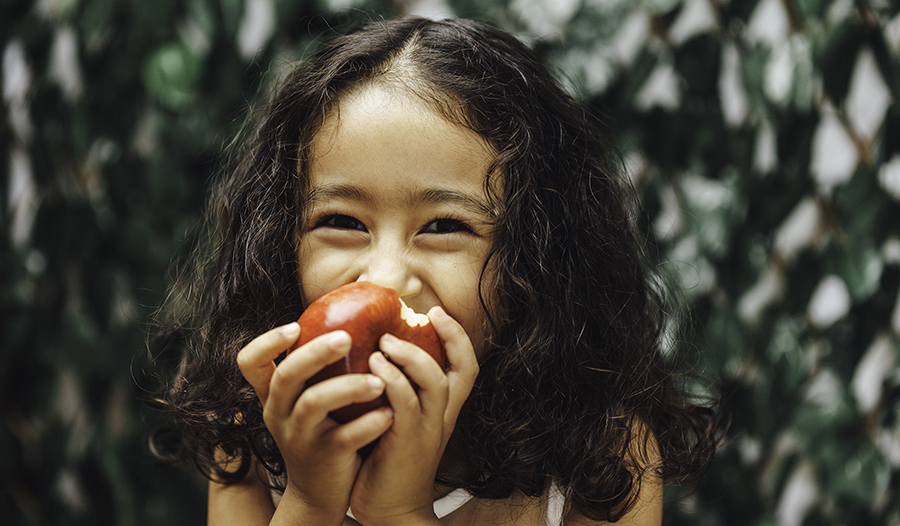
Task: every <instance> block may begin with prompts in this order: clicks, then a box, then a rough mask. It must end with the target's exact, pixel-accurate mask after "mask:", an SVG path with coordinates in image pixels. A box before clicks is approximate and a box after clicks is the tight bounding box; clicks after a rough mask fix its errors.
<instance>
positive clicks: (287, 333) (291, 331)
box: [278, 322, 300, 338]
mask: <svg viewBox="0 0 900 526" xmlns="http://www.w3.org/2000/svg"><path fill="white" fill-rule="evenodd" d="M278 334H280V335H281V336H283V337H285V338H294V337H296V336H297V335H298V334H300V324H298V323H297V322H293V323H288V324H287V325H285V326H284V327H282V328H281V329H279V330H278Z"/></svg>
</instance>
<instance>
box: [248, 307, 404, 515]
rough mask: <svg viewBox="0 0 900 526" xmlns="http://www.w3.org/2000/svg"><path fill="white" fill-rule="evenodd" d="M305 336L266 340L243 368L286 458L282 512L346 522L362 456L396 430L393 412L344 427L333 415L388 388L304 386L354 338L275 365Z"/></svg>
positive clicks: (275, 333)
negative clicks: (361, 452)
mask: <svg viewBox="0 0 900 526" xmlns="http://www.w3.org/2000/svg"><path fill="white" fill-rule="evenodd" d="M299 336H300V327H299V325H297V324H296V323H290V324H288V325H285V326H283V327H278V328H275V329H273V330H271V331H269V332H267V333H265V334H262V335H261V336H259V337H257V338H256V339H254V340H253V341H252V342H250V343H249V344H248V345H247V346H246V347H244V348H243V349H241V351H240V352H239V353H238V357H237V362H238V367H240V370H241V373H242V374H243V375H244V378H246V379H247V381H248V382H249V383H250V385H251V386H253V388H254V389H255V390H256V394H257V396H258V397H259V401H260V403H261V404H262V408H263V420H264V421H265V424H266V427H267V428H268V429H269V432H270V433H271V434H272V437H273V438H274V440H275V443H276V444H277V445H278V449H279V450H280V452H281V455H282V457H283V458H284V462H285V467H286V469H287V475H288V481H287V486H286V488H285V493H284V496H283V497H282V502H281V504H280V505H279V507H278V511H279V512H281V511H282V507H283V506H284V507H285V510H284V511H285V512H287V509H288V508H290V509H294V510H296V512H297V515H298V516H303V517H304V518H306V519H309V518H311V517H317V518H319V519H320V520H321V522H320V523H322V524H324V523H325V522H326V521H327V522H328V523H332V522H333V523H336V524H340V521H341V520H342V518H343V516H344V514H345V513H346V511H347V509H348V508H349V505H350V504H349V503H350V493H351V491H352V489H353V484H354V481H355V479H356V475H357V473H358V471H359V468H360V465H361V459H360V457H359V455H357V453H356V451H357V450H358V449H360V448H362V447H363V446H365V445H366V444H368V443H370V442H372V441H373V440H375V439H376V438H378V437H379V436H381V435H382V434H383V433H384V432H385V431H387V430H388V428H390V427H391V424H392V423H393V413H392V411H391V409H390V408H383V409H379V410H375V411H370V412H368V413H366V414H364V415H362V416H360V417H359V418H357V419H355V420H353V421H351V422H348V423H346V424H343V425H339V424H338V423H337V422H335V421H334V420H332V419H331V418H329V417H328V413H329V412H330V411H333V410H335V409H339V408H341V407H344V406H347V405H350V404H352V403H359V402H368V401H371V400H374V399H376V398H378V397H379V396H381V394H382V393H383V392H384V388H385V384H384V382H383V381H382V380H381V379H380V378H378V377H377V376H374V375H371V374H346V375H342V376H338V377H335V378H330V379H328V380H325V381H323V382H320V383H317V384H315V385H312V386H310V387H309V388H306V382H307V381H308V380H309V379H310V378H311V377H312V376H313V375H314V374H316V373H317V372H319V371H320V370H321V369H323V368H324V367H325V366H326V365H329V364H331V363H334V362H336V361H338V360H340V359H341V358H342V357H344V356H345V355H346V354H347V353H348V352H349V351H350V336H349V335H348V334H347V333H346V332H344V331H335V332H332V333H328V334H324V335H322V336H320V337H318V338H315V339H313V340H311V341H309V342H308V343H306V344H305V345H303V346H301V347H299V348H297V349H296V350H295V351H293V352H291V353H290V354H288V356H287V357H286V358H285V359H284V360H283V361H282V362H281V363H280V364H278V367H275V362H274V360H275V358H277V357H278V356H279V355H280V354H281V353H282V352H284V351H285V350H287V349H289V348H290V347H291V346H292V345H293V344H294V343H295V342H296V341H297V338H298V337H299ZM291 515H293V513H292V514H291Z"/></svg>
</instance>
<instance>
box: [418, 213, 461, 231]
mask: <svg viewBox="0 0 900 526" xmlns="http://www.w3.org/2000/svg"><path fill="white" fill-rule="evenodd" d="M456 232H463V233H471V232H472V229H471V228H469V225H467V224H465V223H464V222H462V221H460V220H458V219H451V218H449V217H443V218H440V219H435V220H433V221H431V222H430V223H428V224H427V225H425V228H423V229H422V233H424V234H453V233H456Z"/></svg>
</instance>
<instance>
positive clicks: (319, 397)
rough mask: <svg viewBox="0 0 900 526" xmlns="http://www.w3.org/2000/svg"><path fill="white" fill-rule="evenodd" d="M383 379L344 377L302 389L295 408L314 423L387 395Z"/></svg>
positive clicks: (373, 376)
mask: <svg viewBox="0 0 900 526" xmlns="http://www.w3.org/2000/svg"><path fill="white" fill-rule="evenodd" d="M384 387H385V384H384V380H382V379H381V378H379V377H377V376H375V375H371V374H345V375H341V376H337V377H334V378H330V379H328V380H325V381H324V382H319V383H317V384H315V385H312V386H310V387H307V388H306V389H304V390H303V393H302V394H301V395H300V398H298V399H297V403H296V404H295V406H294V409H295V411H296V412H297V413H299V414H301V415H304V417H305V418H308V419H310V420H312V421H324V420H325V417H326V416H328V413H330V412H332V411H334V410H337V409H340V408H342V407H346V406H348V405H350V404H358V403H364V402H371V401H372V400H375V399H376V398H378V397H379V396H381V394H382V393H384Z"/></svg>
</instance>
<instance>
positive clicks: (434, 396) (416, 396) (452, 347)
mask: <svg viewBox="0 0 900 526" xmlns="http://www.w3.org/2000/svg"><path fill="white" fill-rule="evenodd" d="M428 317H429V318H430V319H431V323H432V324H433V325H434V328H435V331H437V334H438V336H439V337H440V338H441V342H442V343H443V345H444V350H445V351H446V353H447V361H448V362H449V364H450V369H449V371H448V372H447V373H446V374H444V371H443V370H442V369H441V367H440V366H439V365H438V364H437V363H436V362H435V361H434V359H433V358H431V357H430V356H429V355H428V354H427V353H426V352H425V351H423V350H422V349H419V348H418V347H416V346H415V345H413V344H411V343H408V342H404V341H400V340H398V339H396V338H394V337H392V336H390V335H385V336H383V337H382V338H381V342H380V347H381V349H382V351H383V352H384V354H386V355H387V356H388V357H389V358H390V359H391V361H392V362H393V364H392V363H390V362H388V361H387V360H386V359H385V357H384V356H383V355H382V354H381V353H374V354H373V355H372V356H371V357H370V358H369V367H370V369H371V371H372V372H373V373H374V374H375V375H377V376H378V377H379V378H381V379H382V380H384V382H385V384H386V388H385V392H386V393H387V397H388V400H389V401H390V403H391V407H393V409H394V422H393V425H392V426H391V427H390V429H389V430H388V431H387V432H386V433H384V434H383V435H382V436H381V440H380V441H379V442H378V445H377V446H376V447H375V449H374V451H373V452H372V454H371V456H369V458H368V459H367V460H366V462H365V463H364V464H363V466H362V468H361V469H360V471H359V475H358V477H357V479H356V483H355V485H354V486H353V492H352V494H351V500H350V506H351V509H352V510H353V514H354V515H355V516H356V517H357V518H358V519H359V520H360V522H361V523H362V524H365V525H366V526H377V525H379V524H390V525H397V526H399V525H401V524H404V523H410V524H428V523H430V522H431V523H436V521H437V518H436V517H435V516H434V509H433V506H432V503H433V488H434V477H435V474H436V473H437V469H438V464H439V463H440V461H441V457H442V455H443V453H444V449H445V448H446V446H447V441H448V440H449V438H450V434H451V433H452V431H453V427H454V426H455V425H456V418H457V416H458V415H459V411H460V409H461V408H462V405H463V403H464V402H465V400H466V398H468V396H469V392H470V391H471V390H472V385H473V384H474V383H475V377H476V376H477V375H478V361H477V359H476V358H475V353H474V351H473V349H472V343H471V342H470V341H469V338H468V336H467V335H466V333H465V331H464V330H463V328H462V327H461V326H460V325H459V324H458V323H457V322H456V321H455V320H453V319H452V318H450V317H449V316H447V314H445V313H444V311H443V310H442V309H440V308H439V307H435V308H433V309H431V311H429V313H428ZM407 377H408V378H407ZM411 382H412V383H415V385H416V386H417V387H418V392H416V389H415V388H414V387H413V385H412V383H411Z"/></svg>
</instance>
